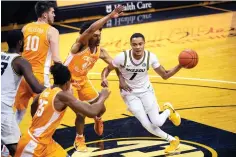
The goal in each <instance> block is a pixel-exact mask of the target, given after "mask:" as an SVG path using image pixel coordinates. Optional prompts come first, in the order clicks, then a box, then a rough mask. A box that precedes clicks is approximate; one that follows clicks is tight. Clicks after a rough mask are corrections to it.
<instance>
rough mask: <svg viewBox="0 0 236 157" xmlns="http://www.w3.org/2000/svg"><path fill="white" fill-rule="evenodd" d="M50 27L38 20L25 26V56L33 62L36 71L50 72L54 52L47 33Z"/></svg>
mask: <svg viewBox="0 0 236 157" xmlns="http://www.w3.org/2000/svg"><path fill="white" fill-rule="evenodd" d="M50 27H51V26H50V25H49V24H47V23H36V22H32V23H29V24H27V25H26V26H25V27H24V32H23V33H24V52H23V57H24V58H25V59H27V60H28V61H29V62H30V63H31V65H32V68H33V72H34V73H41V74H49V68H50V66H51V56H52V54H51V52H50V45H49V41H48V39H47V38H48V36H47V35H48V30H49V28H50Z"/></svg>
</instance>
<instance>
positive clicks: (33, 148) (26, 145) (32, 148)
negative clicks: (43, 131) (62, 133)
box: [14, 133, 45, 157]
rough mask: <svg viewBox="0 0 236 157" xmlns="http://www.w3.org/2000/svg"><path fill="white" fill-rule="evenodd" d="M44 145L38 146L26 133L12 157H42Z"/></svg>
mask: <svg viewBox="0 0 236 157" xmlns="http://www.w3.org/2000/svg"><path fill="white" fill-rule="evenodd" d="M44 150H45V145H42V144H39V143H37V142H36V141H34V140H33V139H32V138H31V137H30V135H29V134H28V133H25V134H24V135H23V136H22V137H21V139H20V141H19V143H18V145H17V149H16V153H15V156H14V157H22V156H32V157H42V156H45V155H44V153H45V152H44Z"/></svg>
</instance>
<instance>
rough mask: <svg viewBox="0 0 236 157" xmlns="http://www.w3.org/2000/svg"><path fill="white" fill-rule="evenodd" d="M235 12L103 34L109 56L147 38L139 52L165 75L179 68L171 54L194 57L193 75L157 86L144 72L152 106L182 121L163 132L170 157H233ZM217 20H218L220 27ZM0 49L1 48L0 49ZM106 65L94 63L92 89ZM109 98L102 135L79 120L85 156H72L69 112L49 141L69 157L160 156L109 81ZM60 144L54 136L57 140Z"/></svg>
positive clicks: (63, 49)
mask: <svg viewBox="0 0 236 157" xmlns="http://www.w3.org/2000/svg"><path fill="white" fill-rule="evenodd" d="M234 14H235V13H233V12H229V13H224V14H215V15H206V16H199V17H191V18H183V19H174V20H168V21H160V22H151V23H144V24H136V25H130V26H122V27H115V28H107V29H104V30H103V31H102V42H101V46H103V47H104V48H105V49H107V50H108V52H109V53H110V55H111V56H112V57H114V56H116V55H117V54H118V53H119V52H121V51H122V50H125V49H129V48H130V45H129V38H130V36H131V35H132V34H133V33H135V32H140V33H143V34H144V36H145V37H146V49H147V50H149V51H151V52H153V53H155V54H156V55H157V57H158V59H159V61H160V63H161V65H163V66H164V67H165V68H166V69H170V68H172V67H174V66H175V65H176V64H177V63H178V59H177V58H178V54H179V53H180V52H181V51H182V50H184V49H187V48H190V49H194V50H195V51H196V52H197V53H198V55H199V63H198V65H197V66H196V67H195V68H193V69H182V70H181V71H180V72H179V73H177V74H176V75H175V76H174V77H172V78H170V79H169V80H162V79H161V78H160V77H159V76H158V75H157V74H155V72H154V71H153V70H152V69H151V70H150V71H149V74H150V79H151V81H152V83H153V87H154V89H155V92H156V93H155V94H156V97H157V100H158V104H159V105H160V107H161V108H162V105H163V103H164V102H171V103H172V104H173V105H174V107H175V108H176V109H177V110H178V111H179V113H180V115H181V117H182V118H183V120H182V124H181V126H180V127H174V126H173V125H171V123H170V122H169V121H167V123H166V124H164V126H163V127H162V129H163V130H164V131H166V132H168V133H170V134H172V135H177V136H179V137H180V139H181V140H182V144H181V147H180V150H179V154H175V155H173V156H186V157H187V156H193V157H195V156H196V157H200V156H222V157H224V156H225V157H228V156H234V155H233V154H236V114H235V113H236V24H235V21H236V19H235V15H234ZM219 21H220V22H219ZM77 36H78V32H76V33H67V34H63V35H60V54H61V57H62V58H63V59H65V58H66V56H67V54H68V52H69V49H70V47H71V45H72V44H73V43H74V41H75V39H76V37H77ZM3 47H4V45H3ZM105 66H106V64H105V63H104V62H103V61H101V60H99V61H98V62H97V63H96V66H95V67H94V68H93V69H92V70H91V72H90V74H89V78H90V79H91V81H92V83H93V84H94V86H95V87H96V89H97V90H100V89H101V86H100V83H101V81H100V73H101V71H102V69H103V68H104V67H105ZM109 80H110V81H109V86H110V87H109V89H110V90H111V92H112V93H111V95H110V98H109V99H108V101H107V102H106V106H107V111H106V113H105V114H104V116H103V120H104V121H105V131H104V135H103V136H102V137H97V136H96V135H95V133H94V131H93V119H88V118H87V119H86V124H87V125H86V128H85V135H86V141H87V142H88V146H89V153H82V154H81V153H78V152H75V153H74V149H73V140H74V135H75V129H74V119H75V114H74V113H73V112H72V111H71V110H70V109H68V110H67V112H66V115H65V116H64V118H63V120H62V125H61V126H60V128H59V129H58V131H57V132H56V135H55V139H56V140H57V141H58V142H59V143H60V144H61V145H62V146H63V147H64V148H65V149H66V150H67V151H68V152H69V154H73V156H74V157H77V156H104V157H105V156H111V157H112V156H125V157H133V156H142V157H152V156H164V154H163V151H162V150H163V149H164V147H165V146H167V143H166V142H165V141H163V140H161V139H159V138H156V137H154V136H152V135H151V134H149V133H148V132H147V131H145V130H144V129H143V128H142V127H141V125H140V123H139V122H138V121H137V120H136V119H135V118H134V117H133V116H132V115H131V114H130V113H129V112H128V111H127V110H126V106H125V104H124V102H123V101H122V98H121V96H120V94H119V89H118V82H117V77H116V76H115V74H114V73H112V75H111V76H110V77H109ZM30 122H31V117H30V114H29V111H28V112H27V115H26V116H25V118H24V120H23V121H22V123H21V125H20V128H21V130H22V132H25V131H26V130H27V127H28V126H29V124H30ZM62 136H63V137H64V138H61V137H62Z"/></svg>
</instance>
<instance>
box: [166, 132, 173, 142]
mask: <svg viewBox="0 0 236 157" xmlns="http://www.w3.org/2000/svg"><path fill="white" fill-rule="evenodd" d="M166 135H167V137H166V140H167V141H168V142H170V141H173V140H175V138H174V137H173V136H171V135H169V134H166Z"/></svg>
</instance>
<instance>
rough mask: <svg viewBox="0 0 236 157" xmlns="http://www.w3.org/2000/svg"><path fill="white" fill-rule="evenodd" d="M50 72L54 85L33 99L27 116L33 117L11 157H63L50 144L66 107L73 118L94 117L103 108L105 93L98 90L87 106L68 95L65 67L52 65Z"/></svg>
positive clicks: (67, 71)
mask: <svg viewBox="0 0 236 157" xmlns="http://www.w3.org/2000/svg"><path fill="white" fill-rule="evenodd" d="M50 71H51V73H52V75H53V79H54V85H53V86H52V87H49V88H47V89H45V90H44V91H43V92H42V93H41V94H40V95H38V96H37V97H36V98H35V99H34V101H33V103H32V105H31V106H32V110H31V114H32V115H34V116H33V119H32V124H31V126H30V127H29V129H28V131H27V132H26V133H25V134H24V135H23V136H22V137H21V139H20V141H19V144H18V145H17V150H16V155H15V157H26V156H34V157H66V156H67V153H66V151H65V150H64V149H63V148H62V147H61V146H60V145H59V144H58V143H57V142H55V141H54V140H53V138H52V136H53V134H54V132H55V130H56V128H57V127H58V126H59V125H60V121H61V119H62V118H63V116H64V114H65V111H66V108H67V106H69V107H70V108H71V109H72V110H73V111H74V112H75V113H76V114H83V115H86V116H88V117H94V116H96V115H97V114H98V113H99V112H100V110H101V109H102V108H103V107H104V101H105V100H106V99H107V98H108V96H109V95H110V92H109V91H108V90H107V89H102V91H101V93H100V95H101V96H100V97H99V99H98V101H97V102H96V103H93V104H92V105H89V104H88V103H86V102H82V101H79V100H77V99H76V98H75V97H74V96H73V95H72V92H71V88H70V87H71V81H70V80H71V74H70V71H69V70H68V68H67V67H66V66H64V65H63V64H61V63H55V64H54V65H53V66H52V67H51V69H50Z"/></svg>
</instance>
